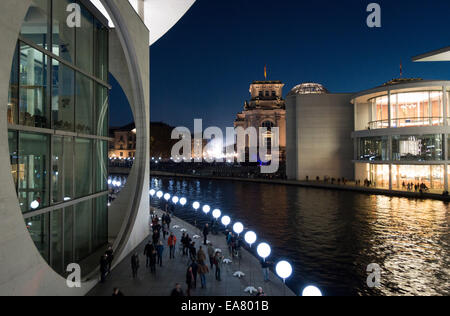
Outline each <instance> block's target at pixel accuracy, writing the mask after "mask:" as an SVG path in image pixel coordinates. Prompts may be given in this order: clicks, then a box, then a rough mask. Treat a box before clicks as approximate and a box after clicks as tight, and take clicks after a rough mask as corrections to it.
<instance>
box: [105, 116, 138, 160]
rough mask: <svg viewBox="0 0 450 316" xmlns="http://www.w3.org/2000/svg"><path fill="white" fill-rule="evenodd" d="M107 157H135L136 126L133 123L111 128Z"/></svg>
mask: <svg viewBox="0 0 450 316" xmlns="http://www.w3.org/2000/svg"><path fill="white" fill-rule="evenodd" d="M110 134H111V137H112V138H113V140H112V142H110V149H109V158H110V159H128V158H129V159H133V158H135V157H136V126H135V124H134V123H131V124H127V125H125V126H122V127H120V128H113V129H111V132H110Z"/></svg>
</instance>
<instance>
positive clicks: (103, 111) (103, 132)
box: [96, 84, 109, 137]
mask: <svg viewBox="0 0 450 316" xmlns="http://www.w3.org/2000/svg"><path fill="white" fill-rule="evenodd" d="M96 89H97V90H96V93H97V95H96V99H97V102H96V103H97V106H96V110H97V133H96V135H98V136H105V137H107V136H108V121H109V117H108V114H109V112H108V106H109V103H108V89H107V88H105V87H103V86H102V85H99V84H96Z"/></svg>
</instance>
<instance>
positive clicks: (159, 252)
mask: <svg viewBox="0 0 450 316" xmlns="http://www.w3.org/2000/svg"><path fill="white" fill-rule="evenodd" d="M156 252H157V255H158V264H159V266H160V267H162V256H163V252H164V244H163V242H162V241H160V242H158V246H156Z"/></svg>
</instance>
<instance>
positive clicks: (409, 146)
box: [392, 134, 444, 161]
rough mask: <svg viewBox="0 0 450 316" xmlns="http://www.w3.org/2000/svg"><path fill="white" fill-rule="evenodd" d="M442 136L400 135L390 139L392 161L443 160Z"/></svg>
mask: <svg viewBox="0 0 450 316" xmlns="http://www.w3.org/2000/svg"><path fill="white" fill-rule="evenodd" d="M443 155H444V148H443V135H441V134H437V135H400V136H393V137H392V156H393V160H415V161H426V160H443V157H444V156H443Z"/></svg>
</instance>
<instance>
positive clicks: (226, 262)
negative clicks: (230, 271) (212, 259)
mask: <svg viewBox="0 0 450 316" xmlns="http://www.w3.org/2000/svg"><path fill="white" fill-rule="evenodd" d="M232 262H233V261H231V259H223V263H225V264H230V263H232Z"/></svg>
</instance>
